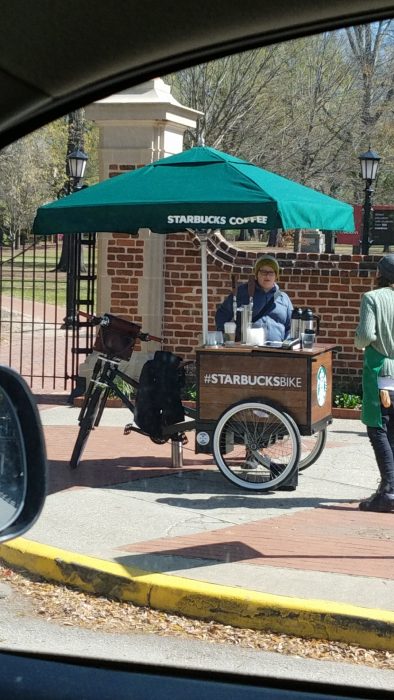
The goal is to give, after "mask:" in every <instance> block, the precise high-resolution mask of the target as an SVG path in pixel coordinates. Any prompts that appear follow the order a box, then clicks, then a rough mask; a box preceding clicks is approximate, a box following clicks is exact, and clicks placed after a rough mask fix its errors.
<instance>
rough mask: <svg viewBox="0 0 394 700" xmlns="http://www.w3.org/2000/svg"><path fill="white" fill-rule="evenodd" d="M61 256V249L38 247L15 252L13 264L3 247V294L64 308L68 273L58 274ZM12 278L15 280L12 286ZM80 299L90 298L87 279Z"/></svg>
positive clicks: (0, 269) (9, 252)
mask: <svg viewBox="0 0 394 700" xmlns="http://www.w3.org/2000/svg"><path fill="white" fill-rule="evenodd" d="M60 253H61V246H59V247H58V250H57V251H56V248H55V246H47V247H46V248H44V247H40V246H38V247H36V249H35V250H34V249H32V248H27V249H25V250H24V251H22V250H21V251H20V252H19V251H14V257H13V260H12V261H11V259H10V255H11V251H9V250H8V249H7V248H3V250H2V258H1V262H2V265H1V267H0V272H1V277H2V284H1V290H2V294H4V296H13V297H16V298H19V299H22V298H25V299H28V300H32V299H34V300H35V301H37V302H40V303H47V304H54V305H55V304H56V305H57V306H62V307H65V306H66V294H67V291H66V284H67V274H66V273H65V272H56V265H57V262H58V258H59V257H60ZM22 270H23V277H24V280H23V288H22ZM33 272H34V274H33ZM11 277H13V283H12V285H11ZM80 296H81V297H82V298H84V299H86V297H87V296H88V283H87V282H86V281H85V280H83V281H82V282H81V287H80Z"/></svg>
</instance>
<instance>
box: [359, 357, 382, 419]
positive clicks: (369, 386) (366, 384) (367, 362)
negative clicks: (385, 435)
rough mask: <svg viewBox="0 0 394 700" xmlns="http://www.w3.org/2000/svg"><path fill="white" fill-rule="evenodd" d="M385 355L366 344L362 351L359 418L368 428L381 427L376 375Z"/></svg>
mask: <svg viewBox="0 0 394 700" xmlns="http://www.w3.org/2000/svg"><path fill="white" fill-rule="evenodd" d="M385 359H386V357H385V355H382V354H381V353H380V352H378V351H377V350H375V349H374V348H373V347H371V345H368V347H367V348H365V351H364V365H363V404H362V411H361V420H362V422H363V423H364V424H365V425H369V427H370V428H381V427H382V410H381V404H380V394H379V387H378V376H379V374H380V370H381V369H382V367H383V364H384V361H385Z"/></svg>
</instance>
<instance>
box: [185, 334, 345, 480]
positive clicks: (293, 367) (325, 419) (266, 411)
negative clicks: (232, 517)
mask: <svg viewBox="0 0 394 700" xmlns="http://www.w3.org/2000/svg"><path fill="white" fill-rule="evenodd" d="M335 348H336V346H335V345H328V344H316V345H314V347H313V349H311V350H302V349H288V350H285V349H283V348H272V347H249V346H245V345H241V344H235V345H234V346H230V347H218V348H216V347H213V348H212V347H201V348H198V349H197V351H196V355H197V358H196V359H197V381H198V392H197V415H196V443H195V450H196V452H197V453H199V452H200V453H201V452H205V453H213V455H214V458H215V461H216V463H217V465H218V467H219V469H221V471H222V472H223V474H224V475H225V476H226V477H227V478H228V479H229V480H230V481H232V482H233V483H234V484H235V485H237V486H241V487H242V488H247V489H250V490H254V491H267V490H272V489H275V488H278V487H283V488H288V489H289V490H290V489H294V488H295V487H296V485H297V479H298V468H299V466H300V464H299V463H300V457H301V446H300V445H301V439H300V436H301V435H302V436H315V439H316V449H314V455H309V463H308V464H305V465H303V466H309V464H311V463H312V461H314V459H316V458H317V456H318V454H320V452H321V450H322V448H323V447H324V443H325V436H326V428H327V425H328V424H329V423H331V422H332V416H331V406H332V353H333V350H334V349H335ZM311 439H312V440H313V439H314V438H311ZM317 452H318V454H317V456H316V453H317Z"/></svg>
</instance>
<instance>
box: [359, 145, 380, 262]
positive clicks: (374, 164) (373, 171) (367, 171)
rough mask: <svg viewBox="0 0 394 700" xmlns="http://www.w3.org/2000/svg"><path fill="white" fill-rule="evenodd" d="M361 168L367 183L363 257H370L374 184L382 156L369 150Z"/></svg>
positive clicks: (364, 154)
mask: <svg viewBox="0 0 394 700" xmlns="http://www.w3.org/2000/svg"><path fill="white" fill-rule="evenodd" d="M359 160H360V166H361V177H362V179H363V180H364V182H365V199H364V215H363V235H362V240H361V252H362V254H363V255H368V251H369V246H370V244H371V242H372V241H370V240H369V226H370V220H371V208H372V192H373V187H372V184H373V182H374V181H375V180H376V176H377V174H378V167H379V162H380V156H378V154H377V153H375V151H371V149H369V150H368V151H367V152H366V153H362V154H361V155H360V156H359Z"/></svg>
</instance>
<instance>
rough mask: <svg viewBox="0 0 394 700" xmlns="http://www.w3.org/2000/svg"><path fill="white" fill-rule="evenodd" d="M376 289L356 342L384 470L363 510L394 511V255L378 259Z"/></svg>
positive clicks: (367, 414)
mask: <svg viewBox="0 0 394 700" xmlns="http://www.w3.org/2000/svg"><path fill="white" fill-rule="evenodd" d="M375 286H376V289H374V290H373V291H371V292H366V294H364V295H363V298H362V301H361V307H360V320H359V324H358V326H357V329H356V337H355V345H356V347H357V348H359V349H364V363H363V404H362V414H361V420H362V422H363V423H364V424H365V425H366V426H367V433H368V437H369V440H370V442H371V445H372V448H373V451H374V454H375V458H376V462H377V466H378V469H379V473H380V483H379V486H378V489H377V491H376V492H375V493H373V494H372V496H370V497H369V498H367V499H365V500H363V501H361V502H360V503H359V508H360V510H364V511H374V512H379V513H390V512H394V255H393V254H389V255H385V256H384V257H383V258H381V260H379V262H378V267H377V273H376V285H375Z"/></svg>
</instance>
